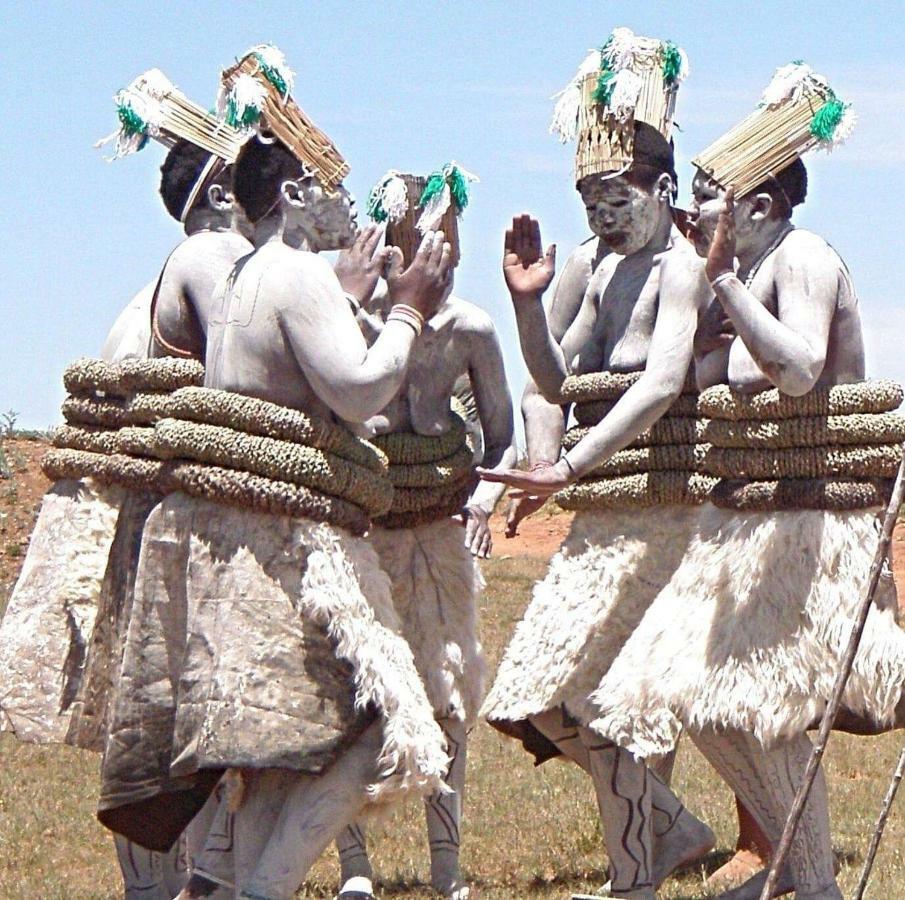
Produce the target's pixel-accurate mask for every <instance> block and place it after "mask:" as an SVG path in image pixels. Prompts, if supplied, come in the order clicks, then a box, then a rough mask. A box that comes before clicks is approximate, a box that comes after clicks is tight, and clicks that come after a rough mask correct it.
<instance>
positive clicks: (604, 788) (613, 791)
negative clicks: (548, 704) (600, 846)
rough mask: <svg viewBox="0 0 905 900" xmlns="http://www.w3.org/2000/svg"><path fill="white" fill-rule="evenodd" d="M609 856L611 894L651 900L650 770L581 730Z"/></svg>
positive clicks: (595, 735) (597, 737)
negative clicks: (589, 762)
mask: <svg viewBox="0 0 905 900" xmlns="http://www.w3.org/2000/svg"><path fill="white" fill-rule="evenodd" d="M579 733H580V735H581V739H582V742H583V743H584V744H585V747H586V748H587V750H588V755H589V757H590V761H591V777H592V778H593V780H594V789H595V792H596V794H597V806H598V808H599V810H600V819H601V821H602V823H603V833H604V839H605V840H606V848H607V853H608V854H609V857H610V883H611V884H610V896H612V897H627V898H633V900H655V896H656V895H655V893H654V867H653V830H652V827H651V814H652V810H651V785H650V778H651V775H650V770H649V769H648V768H647V766H645V765H644V763H641V762H638V761H637V760H636V759H635V758H634V757H633V756H632V755H631V754H630V753H629V752H628V751H626V750H622V749H621V748H619V747H616V746H615V745H614V744H612V743H611V742H610V741H604V740H601V738H600V737H599V735H597V734H594V732H592V731H589V730H588V729H586V728H581V729H580V731H579Z"/></svg>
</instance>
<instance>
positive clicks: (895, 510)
mask: <svg viewBox="0 0 905 900" xmlns="http://www.w3.org/2000/svg"><path fill="white" fill-rule="evenodd" d="M903 500H905V444H903V446H902V460H901V462H900V463H899V471H898V474H897V475H896V480H895V484H894V485H893V488H892V497H890V498H889V505H888V506H887V507H886V517H885V518H884V519H883V529H882V531H881V532H880V538H879V540H878V541H877V552H876V553H875V554H874V561H873V565H872V566H871V568H870V578H869V579H868V582H867V591H866V593H865V595H864V599H863V600H862V601H861V605H860V606H859V608H858V612H857V615H856V617H855V624H854V626H853V627H852V633H851V637H849V639H848V646H847V647H846V648H845V655H844V656H843V657H842V668H841V669H840V671H839V674H838V675H837V676H836V683H835V684H834V685H833V692H832V694H831V695H830V700H829V703H827V705H826V712H824V714H823V721H822V722H821V723H820V730H819V731H818V732H817V738H816V740H815V741H814V748H813V750H811V756H810V759H808V764H807V766H806V768H805V770H804V776H803V778H802V779H801V784H800V785H799V786H798V792H797V793H796V794H795V802H794V803H793V804H792V809H791V810H790V811H789V817H788V819H786V824H785V827H784V828H783V830H782V837H781V838H780V840H779V846H778V847H777V848H776V853H775V854H774V856H773V862H772V863H771V864H770V871H769V872H768V874H767V880H766V882H765V883H764V889H763V890H762V891H761V894H760V900H771V898H772V897H773V891H774V889H775V888H776V883H777V881H778V880H779V873H780V870H781V869H782V866H783V863H784V862H785V861H786V856H787V855H788V853H789V848H790V847H791V846H792V841H793V839H794V838H795V831H796V829H797V828H798V822H799V820H800V819H801V814H802V812H804V805H805V803H806V802H807V799H808V794H809V793H810V792H811V786H812V785H813V784H814V778H816V776H817V770H818V768H819V767H820V760H821V759H822V758H823V751H824V750H825V749H826V744H827V741H828V740H829V737H830V731H831V730H832V728H833V724H834V723H835V721H836V714H837V713H838V712H839V707H840V706H841V705H842V695H843V693H844V692H845V686H846V684H847V683H848V678H849V675H851V672H852V665H853V664H854V662H855V655H856V654H857V652H858V645H859V644H860V643H861V635H862V633H863V632H864V625H865V623H866V622H867V614H868V613H869V612H870V608H871V606H872V604H873V602H874V594H875V593H876V591H877V585H878V584H879V583H880V573H881V572H882V571H883V563H884V562H885V561H886V558H887V556H888V554H889V544H890V541H891V540H892V531H893V528H895V525H896V519H897V518H898V515H899V508H900V507H901V506H902V502H903Z"/></svg>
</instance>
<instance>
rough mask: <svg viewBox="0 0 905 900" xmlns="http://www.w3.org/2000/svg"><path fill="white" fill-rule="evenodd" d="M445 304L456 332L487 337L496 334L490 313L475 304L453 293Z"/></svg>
mask: <svg viewBox="0 0 905 900" xmlns="http://www.w3.org/2000/svg"><path fill="white" fill-rule="evenodd" d="M446 305H447V308H448V310H449V313H450V316H451V318H452V320H453V323H454V326H455V330H456V331H457V332H464V333H468V334H476V335H484V336H488V337H489V336H495V335H496V328H495V327H494V324H493V319H492V318H491V317H490V314H489V313H488V312H487V311H486V310H484V309H482V308H481V307H480V306H478V305H477V304H475V303H472V302H471V301H470V300H463V299H462V298H461V297H457V296H456V295H455V294H453V295H452V296H450V297H449V299H448V300H447V301H446Z"/></svg>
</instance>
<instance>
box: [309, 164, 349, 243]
mask: <svg viewBox="0 0 905 900" xmlns="http://www.w3.org/2000/svg"><path fill="white" fill-rule="evenodd" d="M299 195H300V197H301V198H302V200H303V203H304V211H303V214H302V215H303V218H304V230H305V233H306V235H307V237H308V241H309V244H310V245H311V249H312V250H315V251H320V250H341V249H343V248H344V247H350V246H352V239H353V238H354V236H355V226H356V217H357V215H358V213H357V212H356V211H355V199H354V198H353V196H352V195H351V194H350V193H349V192H348V191H347V190H346V188H345V187H343V186H342V185H340V186H339V187H338V188H337V189H336V192H335V193H334V194H333V195H332V196H331V195H329V194H327V192H326V191H325V190H324V189H323V188H322V187H321V186H320V184H318V183H317V181H315V180H314V179H313V178H306V179H305V180H304V181H300V182H299Z"/></svg>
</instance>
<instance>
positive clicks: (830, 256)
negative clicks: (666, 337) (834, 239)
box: [776, 228, 843, 271]
mask: <svg viewBox="0 0 905 900" xmlns="http://www.w3.org/2000/svg"><path fill="white" fill-rule="evenodd" d="M776 262H777V263H778V264H779V265H780V266H782V267H787V266H788V267H790V268H800V267H801V268H806V269H809V270H811V271H813V270H814V268H822V267H824V266H829V267H832V268H834V269H838V268H840V267H842V266H843V262H842V259H841V257H840V256H839V254H838V253H837V252H836V251H835V250H834V249H833V248H832V247H831V246H830V245H829V244H828V243H827V242H826V240H825V239H824V238H822V237H821V236H820V235H819V234H814V232H813V231H808V230H807V229H806V228H796V229H795V230H794V231H792V232H790V233H789V234H788V236H787V237H786V238H785V240H784V241H783V242H782V243H781V244H780V245H779V247H778V248H777V250H776Z"/></svg>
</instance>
